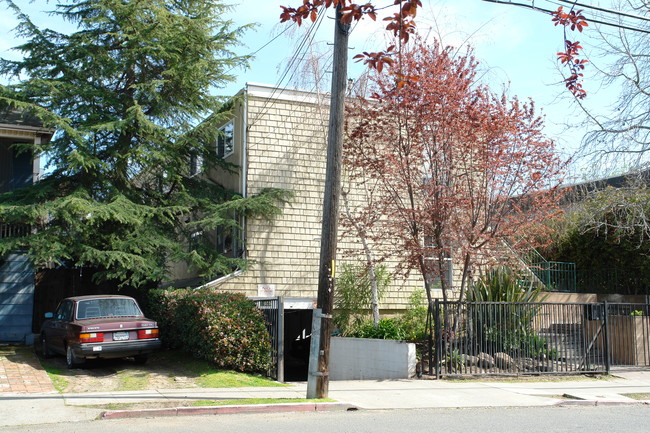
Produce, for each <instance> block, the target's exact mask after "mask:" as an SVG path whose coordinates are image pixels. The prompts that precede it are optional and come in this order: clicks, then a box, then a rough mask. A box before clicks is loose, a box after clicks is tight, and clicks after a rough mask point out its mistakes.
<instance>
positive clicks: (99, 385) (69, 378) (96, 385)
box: [39, 351, 204, 393]
mask: <svg viewBox="0 0 650 433" xmlns="http://www.w3.org/2000/svg"><path fill="white" fill-rule="evenodd" d="M39 356H40V355H39ZM40 361H41V364H42V365H43V367H44V368H45V369H46V370H47V371H48V373H50V378H51V379H52V380H53V382H54V385H55V387H56V388H57V390H59V391H60V392H67V393H80V392H93V391H107V392H110V391H128V390H144V389H175V388H176V389H177V388H197V387H200V384H199V380H200V378H201V375H202V371H201V370H202V369H203V368H204V367H203V365H202V363H201V362H200V361H195V360H193V359H191V358H189V359H188V356H187V355H184V354H179V353H177V352H174V351H161V352H157V353H154V354H152V355H151V356H150V358H149V361H148V362H147V363H146V364H145V365H138V364H136V363H135V362H134V361H133V360H132V359H128V358H126V359H92V360H88V361H86V363H85V364H84V365H83V368H75V369H68V368H66V365H65V359H64V358H63V357H61V356H55V357H52V358H48V359H43V357H42V356H41V357H40Z"/></svg>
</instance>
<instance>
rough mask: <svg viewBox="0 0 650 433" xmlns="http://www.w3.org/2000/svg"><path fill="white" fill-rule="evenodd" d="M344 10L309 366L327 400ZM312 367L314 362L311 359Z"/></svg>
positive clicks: (337, 35)
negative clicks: (316, 328) (314, 353)
mask: <svg viewBox="0 0 650 433" xmlns="http://www.w3.org/2000/svg"><path fill="white" fill-rule="evenodd" d="M340 8H341V6H340V5H339V6H338V7H337V8H336V19H335V24H334V27H335V31H334V59H333V71H332V94H331V100H330V116H329V127H328V128H329V129H328V132H327V167H326V174H325V194H324V198H323V223H322V231H321V246H320V266H319V271H318V300H317V306H318V309H319V310H320V312H322V314H320V318H321V319H322V321H321V326H320V343H319V350H318V368H317V369H316V368H313V367H314V366H313V365H310V366H309V371H310V374H313V375H316V376H317V377H316V380H315V381H314V382H315V384H316V385H315V386H316V389H315V390H313V389H311V390H310V389H309V383H308V387H307V396H308V397H309V398H314V397H315V398H327V394H328V390H329V350H330V335H331V333H332V310H333V306H334V275H335V272H336V241H337V234H338V218H339V195H340V192H341V165H342V159H343V154H342V150H343V121H344V103H345V91H346V88H347V70H348V36H349V32H350V24H344V23H342V22H341V11H340ZM309 362H310V364H312V363H313V362H314V359H313V358H311V359H310V361H309Z"/></svg>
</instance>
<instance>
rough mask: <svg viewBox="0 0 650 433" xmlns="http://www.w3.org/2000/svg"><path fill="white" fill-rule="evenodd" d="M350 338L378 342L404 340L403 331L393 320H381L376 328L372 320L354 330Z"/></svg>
mask: <svg viewBox="0 0 650 433" xmlns="http://www.w3.org/2000/svg"><path fill="white" fill-rule="evenodd" d="M350 336H351V337H356V338H377V339H380V340H404V339H405V334H404V330H403V329H402V328H400V326H399V324H398V323H397V320H395V319H381V320H380V321H379V324H378V325H377V326H375V325H374V323H372V320H370V321H367V322H365V323H363V325H361V327H359V329H358V330H356V331H355V332H354V333H353V334H352V335H350Z"/></svg>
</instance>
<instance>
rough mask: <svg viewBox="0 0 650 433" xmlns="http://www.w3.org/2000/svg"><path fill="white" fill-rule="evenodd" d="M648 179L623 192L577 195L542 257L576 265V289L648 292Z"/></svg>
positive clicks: (631, 183)
mask: <svg viewBox="0 0 650 433" xmlns="http://www.w3.org/2000/svg"><path fill="white" fill-rule="evenodd" d="M646 182H647V176H646V178H642V179H635V178H634V177H630V178H628V180H627V181H626V182H625V184H624V185H622V186H621V187H619V188H613V187H607V188H595V189H593V188H591V187H589V188H590V189H592V190H591V191H576V196H575V197H574V199H573V200H574V201H573V203H571V205H570V206H568V210H567V212H566V214H565V215H564V216H563V218H561V219H558V220H554V221H551V222H549V223H548V225H549V227H551V228H552V229H553V231H552V233H551V235H550V238H549V239H548V240H546V243H547V244H548V246H547V247H546V248H544V249H543V250H542V253H543V254H544V255H545V256H546V257H548V258H549V259H551V260H557V261H570V262H574V263H576V269H577V271H578V288H579V290H580V291H583V292H590V293H619V294H643V293H646V294H647V293H650V256H649V255H648V254H647V252H648V251H650V190H648V188H647V186H646Z"/></svg>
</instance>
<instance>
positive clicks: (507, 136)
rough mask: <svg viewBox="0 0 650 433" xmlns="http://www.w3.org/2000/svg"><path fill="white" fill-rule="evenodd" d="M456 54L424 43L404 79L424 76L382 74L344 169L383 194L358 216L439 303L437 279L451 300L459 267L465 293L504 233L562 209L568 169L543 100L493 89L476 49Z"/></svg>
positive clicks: (352, 118) (408, 60)
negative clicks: (479, 77) (481, 75)
mask: <svg viewBox="0 0 650 433" xmlns="http://www.w3.org/2000/svg"><path fill="white" fill-rule="evenodd" d="M456 53H457V52H456V51H455V50H453V49H451V48H443V47H441V46H439V45H438V44H437V43H434V44H432V45H427V44H426V43H424V42H423V41H420V40H416V41H415V42H414V44H412V45H411V46H410V48H409V49H408V50H407V51H405V52H404V54H403V55H402V57H401V60H400V67H401V70H400V75H399V77H402V76H411V77H418V79H417V80H408V81H406V82H404V81H403V80H401V79H400V78H399V77H395V75H392V74H385V73H384V74H380V73H377V74H375V75H374V77H373V92H372V93H373V98H372V100H370V101H368V100H364V99H361V98H359V99H357V100H356V101H355V102H354V103H352V104H349V107H348V113H347V119H348V120H347V124H346V142H345V149H344V165H345V166H346V167H347V169H348V171H349V172H350V181H351V182H356V183H358V184H360V185H372V188H373V190H374V194H373V202H372V203H371V204H368V207H367V209H365V211H362V212H358V213H357V214H360V215H365V218H367V219H368V221H371V222H372V224H373V229H374V230H375V231H377V230H380V231H381V232H382V233H383V235H382V236H381V237H376V238H375V240H376V241H377V242H383V243H384V245H383V247H384V248H386V247H389V248H391V249H392V251H393V252H394V254H395V255H396V256H397V257H399V258H400V269H401V270H402V271H403V272H404V273H409V272H412V271H416V272H419V273H420V274H421V275H422V277H423V279H424V282H425V289H426V293H427V298H428V300H429V301H431V300H432V293H431V292H432V288H433V287H434V286H437V285H438V284H439V287H440V288H441V289H442V296H443V299H444V300H448V299H449V298H450V297H451V294H452V293H451V290H452V281H450V278H449V275H450V274H449V272H448V266H449V263H450V262H453V263H454V278H453V279H454V281H455V282H456V284H454V286H453V290H454V291H455V292H456V293H455V296H457V297H459V298H462V297H463V295H464V293H465V289H466V287H467V285H468V283H469V281H470V280H471V274H472V272H473V271H474V270H475V269H476V268H477V267H478V266H480V265H482V264H485V263H488V262H489V261H494V260H495V257H496V256H498V254H497V251H499V250H500V249H501V245H500V243H501V242H503V240H504V238H508V237H510V236H512V235H514V234H516V233H520V232H523V231H525V230H526V229H527V227H528V226H530V225H532V224H533V223H534V222H537V221H539V220H540V219H542V218H545V217H546V216H548V215H549V213H551V212H553V211H554V210H555V209H556V208H555V205H556V195H557V194H556V193H557V186H558V185H559V182H560V176H561V173H562V166H563V164H562V161H561V160H560V159H559V157H558V156H557V155H556V153H555V149H554V143H553V142H552V141H551V140H549V139H547V138H546V137H545V136H544V135H543V134H542V126H543V122H542V119H541V118H540V117H539V116H538V115H537V114H536V113H535V111H534V106H533V103H532V102H527V103H525V102H522V101H519V100H518V99H516V98H508V96H507V95H505V94H501V95H500V94H495V93H493V92H491V91H490V90H489V89H488V88H487V87H486V86H483V85H481V84H479V83H478V82H477V81H476V73H477V72H476V67H477V62H476V61H475V60H474V58H473V57H472V56H471V53H468V54H466V55H457V54H456ZM377 213H379V214H380V217H377V216H376V215H375V217H372V218H371V217H370V216H371V215H373V214H377ZM387 243H389V244H390V245H387Z"/></svg>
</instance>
